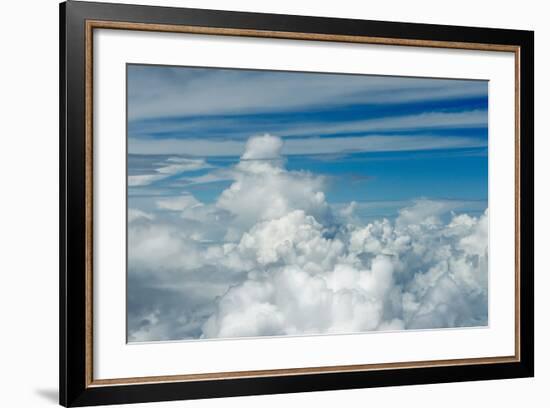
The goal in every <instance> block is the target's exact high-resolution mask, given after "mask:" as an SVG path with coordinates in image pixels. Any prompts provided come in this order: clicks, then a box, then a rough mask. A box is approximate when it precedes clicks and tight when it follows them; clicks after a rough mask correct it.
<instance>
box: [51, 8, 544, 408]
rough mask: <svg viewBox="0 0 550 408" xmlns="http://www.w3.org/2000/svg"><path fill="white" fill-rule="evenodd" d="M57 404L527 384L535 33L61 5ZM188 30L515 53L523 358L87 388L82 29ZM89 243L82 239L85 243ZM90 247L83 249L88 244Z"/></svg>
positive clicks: (530, 340) (530, 341)
mask: <svg viewBox="0 0 550 408" xmlns="http://www.w3.org/2000/svg"><path fill="white" fill-rule="evenodd" d="M59 11H60V14H59V19H60V44H59V45H60V77H59V80H60V122H59V127H60V146H59V149H60V180H59V182H60V209H59V211H60V254H59V257H60V258H59V259H60V282H59V284H60V297H59V301H60V310H59V313H60V314H59V319H60V333H59V335H60V346H59V352H60V364H59V368H60V383H59V387H60V393H59V395H60V404H62V405H64V406H88V405H101V404H122V403H137V402H149V401H167V400H178V399H197V398H217V397H229V396H244V395H257V394H275V393H292V392H304V391H322V390H339V389H353V388H366V387H384V386H396V385H411V384H427V383H446V382H457V381H476V380H488V379H504V378H519V377H532V376H534V33H533V32H532V31H519V30H508V29H506V30H505V29H493V28H473V27H458V26H443V25H431V24H412V23H396V22H381V21H363V20H352V19H339V18H321V17H305V16H291V15H275V14H257V13H244V12H229V11H212V10H200V9H185V8H168V7H152V6H136V5H122V4H106V3H91V2H78V1H68V2H65V3H61V4H60V10H59ZM92 20H96V21H111V22H126V23H132V24H134V23H145V24H160V25H186V26H195V27H217V28H224V29H239V30H260V31H270V32H287V33H307V34H320V35H327V36H332V35H334V36H366V37H370V38H375V39H376V38H384V39H406V40H411V41H427V42H457V43H462V44H469V43H471V44H488V45H498V46H513V47H517V49H518V51H519V52H518V53H517V55H518V56H519V61H518V62H519V65H520V66H521V69H520V70H519V77H518V84H517V85H518V86H519V95H518V96H519V100H518V102H517V103H518V106H517V108H518V109H517V112H519V117H518V123H517V127H518V130H519V132H520V134H521V145H520V147H519V148H518V150H517V159H518V160H519V163H520V166H521V171H520V173H519V175H520V176H519V180H518V181H519V183H518V184H519V185H520V186H521V187H520V189H519V191H517V197H518V198H517V199H518V200H519V201H520V202H521V210H520V211H519V218H518V220H517V221H518V223H517V225H519V227H518V228H519V229H518V230H517V232H516V237H517V238H516V239H517V242H516V245H519V246H520V247H521V252H520V254H519V258H518V259H517V260H516V267H517V268H519V270H520V273H519V279H518V291H519V292H518V293H519V296H518V299H519V300H518V304H517V307H518V309H519V315H518V317H519V323H518V327H517V330H518V332H517V335H518V336H519V339H520V340H521V341H520V342H519V345H518V352H519V356H520V358H518V359H517V361H510V362H495V363H492V364H476V363H475V362H473V363H470V364H469V363H465V364H458V365H456V364H455V365H454V364H450V365H446V364H441V365H436V366H417V367H411V368H386V369H383V370H365V371H361V370H359V371H343V372H324V373H311V374H303V373H302V374H294V375H282V376H276V375H273V376H270V375H267V376H257V377H246V378H231V379H206V380H205V379H201V380H195V381H167V382H158V383H143V384H122V385H116V384H114V385H112V384H103V385H101V386H94V385H93V383H92V384H90V381H89V373H88V372H87V364H89V361H88V362H87V358H89V354H87V347H89V343H88V342H87V339H89V337H88V336H89V330H90V329H89V327H88V326H89V324H88V323H87V322H88V320H87V308H89V302H91V300H90V299H89V292H88V291H87V278H86V273H85V269H86V266H85V265H86V262H87V258H86V257H87V255H86V254H87V229H86V225H87V210H86V207H87V200H89V196H88V195H87V188H86V185H87V178H86V157H87V156H86V155H87V154H89V152H88V153H87V145H86V137H85V135H86V127H87V116H86V104H87V100H86V85H87V83H86V29H87V25H86V23H87V21H92ZM88 238H89V236H88ZM88 240H89V239H88Z"/></svg>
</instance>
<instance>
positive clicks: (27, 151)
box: [0, 0, 550, 408]
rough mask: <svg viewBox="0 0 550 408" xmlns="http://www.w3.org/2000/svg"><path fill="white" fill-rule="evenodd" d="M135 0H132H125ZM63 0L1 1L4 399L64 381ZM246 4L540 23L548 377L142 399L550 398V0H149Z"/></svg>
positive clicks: (382, 401) (37, 403)
mask: <svg viewBox="0 0 550 408" xmlns="http://www.w3.org/2000/svg"><path fill="white" fill-rule="evenodd" d="M124 2H126V1H124ZM134 2H139V1H134ZM57 3H58V2H57V0H26V1H22V2H17V1H12V2H7V1H6V2H2V3H1V5H0V10H1V13H0V15H1V16H2V17H3V18H2V23H1V24H0V103H1V107H2V109H1V112H2V114H1V116H0V244H1V245H0V322H1V323H0V327H1V331H0V381H1V382H0V384H1V390H0V406H2V407H33V408H40V407H48V406H50V407H53V406H55V405H56V404H57V381H58V370H57V366H58V353H57V348H58V345H57V342H58V335H57V332H58V319H57V316H58V309H57V302H58V288H57V285H58V277H57V274H58V260H57V251H58V245H57V242H58V215H57V211H58V199H57V197H58V151H57V150H58V126H57V115H58V105H57V104H58V80H57V75H58V45H57V42H58V7H57ZM142 3H146V4H163V5H180V6H182V7H200V8H211V9H227V10H240V11H256V12H272V13H284V14H303V15H318V16H330V17H351V18H362V19H375V20H391V21H408V22H423V23H439V24H456V25H470V26H488V27H503V28H519V29H530V30H535V32H536V34H535V41H536V54H535V55H536V67H535V68H536V71H537V73H538V74H539V75H537V76H536V101H535V105H536V112H535V115H536V117H537V119H538V120H537V122H536V124H535V132H536V158H535V162H536V174H537V176H538V177H537V179H536V189H537V194H536V207H537V209H538V211H537V224H536V237H535V240H536V248H535V251H536V253H537V257H536V259H535V267H536V285H537V287H536V325H537V329H536V344H537V348H536V378H535V379H525V380H505V381H485V382H476V383H462V384H440V385H425V386H412V387H392V388H385V389H367V390H354V391H336V392H321V393H304V394H292V395H275V396H261V397H244V398H230V399H223V400H203V401H191V402H171V403H162V404H143V405H141V404H140V405H135V406H136V407H140V406H144V407H145V406H147V407H156V406H158V407H166V408H169V407H182V408H191V407H201V408H206V407H222V406H223V407H242V408H247V407H257V406H263V407H279V406H281V405H284V406H288V407H302V406H313V405H316V406H321V407H329V406H339V405H340V406H341V405H342V404H346V405H347V406H352V407H355V406H357V407H359V406H366V405H370V406H374V407H379V406H387V407H394V406H402V405H406V406H412V407H416V406H418V407H423V408H428V407H438V408H439V407H442V406H444V407H446V408H452V407H464V406H498V407H517V406H520V405H524V406H527V407H545V406H548V400H549V399H550V398H549V397H548V385H549V384H550V351H549V350H548V345H549V344H550V328H549V327H548V324H547V322H548V319H547V317H546V314H545V312H546V311H548V310H550V296H548V295H547V293H546V292H547V291H548V288H549V287H550V274H549V273H548V268H549V267H550V264H549V263H548V261H547V258H546V256H545V253H546V247H547V245H548V244H547V243H548V242H549V241H547V240H548V238H547V236H546V234H545V231H546V229H547V228H550V220H549V217H548V212H547V211H545V209H546V208H548V206H549V205H550V193H549V192H548V182H547V177H545V176H546V175H548V174H550V160H548V159H547V158H546V156H547V152H548V150H549V149H550V141H549V136H550V135H549V133H550V132H549V131H550V125H549V123H548V121H547V120H546V118H547V116H548V115H547V111H548V105H547V103H546V97H545V96H546V95H545V93H546V92H547V91H550V88H549V79H548V75H547V74H548V72H550V53H549V52H548V48H549V46H550V26H549V25H548V22H547V20H548V13H547V10H546V7H545V6H546V4H545V2H542V1H536V0H523V1H521V2H519V1H517V0H516V1H508V0H501V1H496V0H491V1H479V0H475V1H474V0H462V1H460V2H452V3H451V2H442V1H437V0H417V1H408V0H400V1H397V0H387V1H383V2H378V1H377V2H361V1H356V0H339V1H330V2H328V1H325V2H322V1H320V0H317V1H313V0H312V1H309V0H302V1H300V2H298V1H296V0H277V1H264V2H258V1H253V0H232V1H231V2H227V1H223V0H203V1H199V0H187V1H186V0H181V1H177V0H157V1H155V0H148V1H142Z"/></svg>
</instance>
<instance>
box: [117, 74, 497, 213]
mask: <svg viewBox="0 0 550 408" xmlns="http://www.w3.org/2000/svg"><path fill="white" fill-rule="evenodd" d="M127 69H128V71H127V73H128V152H129V157H128V175H129V178H130V180H131V181H130V183H129V201H130V203H129V204H130V206H131V207H137V208H143V209H145V210H152V209H153V207H154V200H155V199H156V198H158V197H159V196H163V197H164V196H177V195H181V194H182V193H185V192H189V193H190V194H192V195H193V196H195V197H196V198H197V199H199V200H200V201H201V202H204V203H212V202H214V201H215V200H216V199H217V197H218V196H219V194H220V193H221V192H222V191H223V190H224V189H226V188H227V187H228V186H229V185H230V184H231V182H232V179H231V175H230V174H228V172H224V170H227V169H229V168H230V167H231V166H233V165H235V164H236V163H237V162H238V160H239V157H240V155H241V154H242V152H243V151H244V145H245V143H246V141H247V140H248V139H249V138H250V137H252V136H255V135H261V134H265V133H268V134H272V135H275V136H278V137H280V138H282V139H283V141H284V145H283V150H282V152H283V155H284V156H285V159H286V167H287V168H288V169H289V170H305V171H309V172H312V173H315V174H319V175H323V176H325V178H326V180H327V189H326V190H325V193H326V196H327V201H328V202H329V203H330V204H331V205H333V206H334V207H335V208H338V207H339V206H344V205H346V204H347V203H349V202H351V201H356V202H357V203H359V206H358V208H359V210H358V214H361V215H362V216H363V217H364V218H365V219H366V220H368V219H370V218H376V217H380V216H385V217H390V218H391V217H394V216H395V215H396V214H397V210H398V209H399V208H402V207H403V206H405V205H406V204H407V203H409V202H411V201H412V200H415V199H419V198H430V199H438V200H451V201H456V202H457V203H459V206H460V208H461V210H462V211H464V212H468V213H472V214H474V215H478V214H479V213H481V212H482V211H483V210H484V209H485V208H486V203H487V171H488V168H487V166H488V161H487V144H488V140H487V135H488V131H487V104H488V83H487V82H486V81H469V80H449V79H420V78H403V77H384V76H367V75H345V74H320V73H296V72H278V71H258V70H235V69H217V68H215V69H214V68H191V67H169V66H148V65H128V68H127ZM177 157H180V158H189V159H200V160H202V161H203V163H202V164H200V165H193V166H187V165H186V166H180V168H178V166H172V168H170V169H168V170H166V169H167V166H166V165H167V163H168V164H169V163H170V162H173V161H174V160H175V158H177ZM167 160H168V162H167ZM160 168H164V169H165V171H164V173H163V174H162V175H159V169H160ZM148 175H149V176H151V175H152V177H149V178H147V176H148ZM134 176H138V177H139V176H146V177H145V178H143V177H142V178H140V179H139V181H138V182H135V180H137V179H135V178H134ZM132 180H134V181H133V182H132ZM457 205H458V204H457Z"/></svg>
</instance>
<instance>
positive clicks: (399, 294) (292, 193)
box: [127, 64, 488, 341]
mask: <svg viewBox="0 0 550 408" xmlns="http://www.w3.org/2000/svg"><path fill="white" fill-rule="evenodd" d="M127 90H128V91H127V92H128V93H127V116H128V124H127V136H128V145H127V147H128V241H129V245H128V317H129V318H128V338H129V340H130V341H154V340H180V339H197V338H213V337H240V336H260V335H290V334H292V335H294V334H307V333H314V334H316V333H333V332H349V331H351V332H357V331H368V330H386V329H408V328H434V327H456V326H468V325H483V324H486V321H487V318H488V316H487V306H486V296H487V293H486V285H485V283H484V282H485V281H486V279H487V276H486V275H487V271H486V262H485V261H486V259H485V258H486V251H485V252H484V250H483V248H485V250H486V245H487V243H486V241H487V237H486V231H485V230H484V228H486V223H487V213H486V208H487V191H488V189H487V185H488V177H487V172H488V159H487V145H488V128H487V127H488V123H487V121H488V114H487V108H488V83H487V82H486V81H469V80H451V79H429V78H427V79H426V78H405V77H388V76H368V75H346V74H326V73H304V72H278V71H260V70H237V69H219V68H193V67H170V66H150V65H133V64H129V65H128V66H127ZM484 231H485V232H484ZM266 234H267V235H266ZM373 240H374V241H373ZM289 245H290V247H289ZM429 246H432V247H433V248H431V249H429V250H428V249H427V248H428V247H429ZM320 248H322V249H323V251H322V253H319V250H320ZM428 252H430V253H428ZM432 252H433V253H432ZM421 255H422V256H421ZM453 257H456V260H455V261H456V264H452V263H450V262H449V259H454V258H453ZM453 268H454V269H453ZM447 275H448V276H447ZM351 277H354V280H353V282H355V283H353V282H351V281H350V279H351ZM444 278H448V281H447V280H446V279H444ZM460 279H463V281H464V282H462V283H463V284H464V285H463V287H461V286H460V285H459V284H457V282H460ZM297 280H299V281H297ZM345 282H348V283H345ZM357 282H359V283H357ZM361 282H362V283H361ZM369 282H370V283H369ZM373 282H375V283H373ZM376 282H378V283H376ZM380 282H382V283H384V282H385V283H384V284H382V283H380ZM450 282H451V283H450ZM453 282H454V283H453ZM474 283H475V285H474V287H472V285H473V284H474ZM453 285H458V286H457V288H455V287H454V286H453ZM304 286H305V287H307V288H312V289H311V290H312V291H313V288H317V289H316V290H315V291H313V292H312V294H311V296H312V299H310V300H311V304H309V305H300V304H298V303H299V302H298V303H296V302H294V303H296V304H294V303H293V301H295V300H296V299H294V300H293V299H292V296H293V294H295V293H294V290H295V289H296V290H297V289H298V288H302V289H303V288H304ZM451 286H453V287H452V288H451ZM461 291H463V292H464V293H463V294H462V295H461V293H462V292H461ZM300 292H303V290H300ZM432 292H433V293H432ZM251 293H252V294H253V295H250V294H251ZM443 298H444V299H443ZM243 299H245V300H243ZM327 299H330V301H329V300H327ZM442 299H443V300H442ZM445 299H447V300H445ZM449 299H452V300H453V302H454V303H453V304H452V305H449V304H447V303H448V302H449V301H450V300H449ZM436 300H437V302H436ZM465 301H468V302H469V303H470V304H469V305H468V306H467V305H466V304H465V303H464V302H465ZM423 302H427V303H423ZM446 302H447V303H446ZM394 303H395V304H394ZM313 304H317V306H318V307H317V309H315V310H313V311H312V310H310V309H311V307H312V306H311V305H313ZM292 305H294V306H292ZM343 305H348V306H343ZM442 305H443V306H442ZM451 306H452V307H451ZM438 308H439V309H438ZM409 309H410V310H409ZM451 309H452V310H451ZM450 310H451V311H450ZM306 312H308V314H307V316H309V318H311V314H312V313H313V314H315V315H318V316H321V315H322V314H323V313H324V314H325V315H326V314H327V313H328V315H330V316H332V320H331V321H325V320H326V319H325V320H323V319H320V320H319V321H316V319H313V323H307V322H306V319H305V317H304V319H302V320H299V317H297V316H301V315H303V314H304V313H306ZM296 319H298V321H295V320H296ZM239 322H240V323H239ZM242 322H248V323H247V324H246V325H244V323H242Z"/></svg>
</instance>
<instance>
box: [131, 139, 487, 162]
mask: <svg viewBox="0 0 550 408" xmlns="http://www.w3.org/2000/svg"><path fill="white" fill-rule="evenodd" d="M245 144H246V142H245V141H242V140H211V139H208V140H207V139H168V138H167V139H158V140H148V139H137V138H131V139H130V140H129V144H128V145H129V148H130V153H131V154H188V155H193V156H202V157H209V156H221V157H224V156H225V157H227V156H239V155H240V154H241V153H242V152H243V150H245ZM485 146H487V142H486V141H485V140H482V139H478V138H474V137H465V136H464V137H463V136H437V135H435V136H434V135H414V136H387V135H369V136H353V137H345V138H341V137H324V138H289V139H287V140H285V143H284V146H283V147H282V149H281V154H283V155H316V154H338V153H357V152H402V151H417V150H441V149H464V148H477V147H485Z"/></svg>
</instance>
